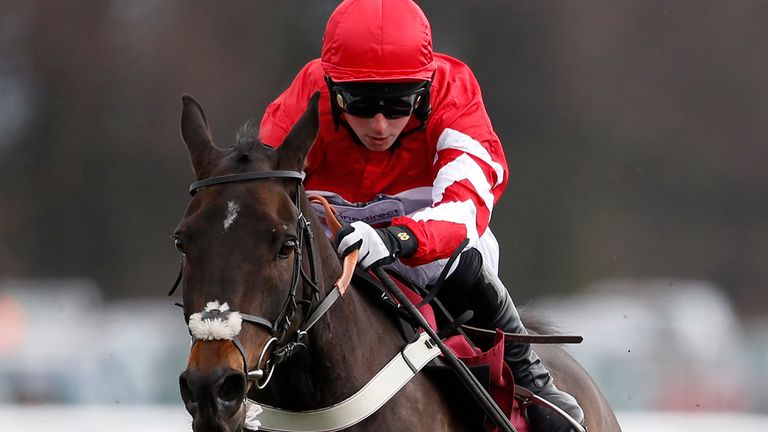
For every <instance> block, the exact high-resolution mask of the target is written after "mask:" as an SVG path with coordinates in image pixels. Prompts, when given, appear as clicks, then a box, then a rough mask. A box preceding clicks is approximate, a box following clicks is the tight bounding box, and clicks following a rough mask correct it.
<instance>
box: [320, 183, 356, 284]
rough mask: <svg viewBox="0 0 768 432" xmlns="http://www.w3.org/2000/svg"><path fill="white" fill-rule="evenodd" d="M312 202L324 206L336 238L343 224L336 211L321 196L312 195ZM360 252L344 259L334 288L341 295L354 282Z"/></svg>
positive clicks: (326, 221) (326, 219)
mask: <svg viewBox="0 0 768 432" xmlns="http://www.w3.org/2000/svg"><path fill="white" fill-rule="evenodd" d="M307 198H309V201H310V202H313V203H317V204H320V205H322V206H323V208H324V209H325V223H326V224H327V225H328V228H330V229H331V233H333V236H334V237H336V233H337V232H338V231H339V230H340V229H341V222H339V220H338V218H336V209H334V208H333V207H331V205H330V204H328V200H327V199H325V198H324V197H322V196H320V195H310V196H308V197H307ZM358 253H359V251H352V252H351V253H350V254H348V255H347V256H345V257H344V261H343V262H342V264H341V276H340V277H339V280H337V281H336V283H335V284H334V286H335V287H336V288H338V289H339V293H340V294H341V295H344V292H345V291H346V290H347V287H349V283H350V282H351V281H352V274H353V273H354V272H355V266H357V254H358Z"/></svg>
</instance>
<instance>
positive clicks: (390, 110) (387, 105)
mask: <svg viewBox="0 0 768 432" xmlns="http://www.w3.org/2000/svg"><path fill="white" fill-rule="evenodd" d="M425 92H426V88H425V87H423V86H422V87H420V88H417V89H415V90H412V91H411V92H410V93H408V94H405V95H397V96H394V95H393V96H381V95H378V96H377V95H359V94H355V93H354V90H350V89H348V88H345V87H342V86H338V85H337V86H334V87H333V88H332V94H333V97H334V98H335V100H334V102H335V103H336V106H338V107H339V108H340V109H341V110H342V111H344V112H346V113H347V114H349V115H351V116H355V117H362V118H371V117H373V116H375V115H376V114H378V113H381V114H383V115H384V117H386V118H388V119H396V118H402V117H408V116H410V115H411V114H413V111H414V110H415V109H416V107H418V106H419V102H420V101H421V97H422V96H423V95H424V93H425Z"/></svg>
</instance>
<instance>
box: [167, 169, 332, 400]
mask: <svg viewBox="0 0 768 432" xmlns="http://www.w3.org/2000/svg"><path fill="white" fill-rule="evenodd" d="M263 179H295V180H298V181H297V182H296V183H297V186H296V196H295V198H294V199H293V205H294V206H296V208H297V209H298V210H299V217H298V220H297V222H296V224H297V229H296V233H297V235H296V236H297V239H296V241H295V245H294V264H293V273H292V276H291V283H290V289H289V291H288V296H287V298H286V299H285V301H284V302H283V305H282V307H281V309H280V313H279V314H278V316H277V318H276V319H275V320H274V321H270V320H269V319H267V318H264V317H261V316H258V315H252V314H248V313H243V312H238V313H239V314H240V316H241V317H242V320H243V321H245V322H248V323H251V324H253V325H257V326H261V327H264V328H266V329H267V330H268V331H269V332H270V335H271V337H270V338H269V339H268V340H267V342H266V344H265V345H264V347H263V348H262V350H261V354H260V356H259V360H258V363H257V367H258V366H259V365H261V364H262V361H263V360H264V358H265V356H267V354H269V357H268V358H269V360H268V361H267V363H266V365H265V366H264V369H263V370H262V369H256V370H249V368H248V362H247V357H246V354H245V348H244V347H243V344H242V343H241V342H240V340H239V338H238V337H237V336H234V337H232V338H231V340H232V342H233V343H234V345H235V346H236V347H237V349H238V351H240V355H241V356H242V357H243V369H244V370H243V372H244V373H245V376H246V377H247V378H248V379H249V380H251V381H255V382H256V385H257V386H258V388H260V389H263V388H264V387H266V385H267V384H268V383H269V380H270V379H271V377H272V374H273V372H274V368H275V366H276V365H278V364H280V363H282V362H284V361H286V360H288V359H289V358H291V357H292V356H293V355H294V354H296V353H297V352H301V351H303V350H305V349H306V348H307V345H306V343H305V342H306V338H307V331H308V330H309V329H310V328H311V327H312V326H313V325H314V324H315V322H317V320H318V319H320V317H322V316H323V315H324V314H325V312H327V311H328V309H330V307H331V305H333V303H334V302H335V301H336V300H337V299H338V298H339V296H340V294H339V291H338V290H337V289H335V290H333V291H331V292H330V293H329V294H328V295H327V296H326V297H325V299H323V301H322V302H320V303H318V304H317V306H315V307H314V308H313V307H312V305H313V304H316V302H317V301H318V300H319V297H320V288H319V287H318V280H317V270H316V263H315V257H314V237H313V234H312V230H311V229H310V227H309V226H310V224H309V222H308V221H307V219H306V218H305V217H304V213H303V212H302V209H301V197H302V196H303V194H302V190H303V186H302V182H303V180H304V173H303V172H298V171H289V170H276V171H256V172H246V173H240V174H230V175H223V176H217V177H210V178H207V179H204V180H199V181H196V182H194V183H192V184H191V185H190V186H189V194H190V195H191V196H195V194H196V193H197V192H198V191H199V190H200V189H203V188H206V187H209V186H213V185H218V184H224V183H234V182H240V181H248V180H263ZM305 240H306V254H307V259H308V260H309V275H307V274H306V272H305V271H304V267H303V266H302V260H303V255H304V252H303V251H304V246H305ZM183 272H184V256H183V255H182V257H181V268H180V269H179V275H178V277H177V278H176V282H175V283H174V285H173V287H172V288H171V290H170V291H169V292H168V295H169V296H171V295H173V293H174V292H175V291H176V288H178V286H179V284H180V282H181V279H182V275H183ZM300 281H303V283H304V284H307V285H308V286H309V287H310V288H311V289H312V294H311V298H310V299H302V300H299V301H297V300H296V291H297V289H298V286H299V282H300ZM299 304H301V305H302V306H303V307H304V308H305V312H306V313H305V314H304V317H305V319H304V321H303V322H302V323H301V325H300V326H299V328H298V330H297V331H296V333H295V336H292V335H288V331H289V328H290V326H291V322H292V320H293V317H294V315H295V313H296V309H297V306H298V305H299ZM177 305H179V306H182V307H183V305H181V304H178V303H177ZM210 312H211V314H210V316H211V317H218V316H221V315H222V314H228V313H229V312H222V311H219V310H213V311H210ZM184 318H185V320H186V321H187V323H189V316H187V315H186V314H185V317H184ZM196 342H197V339H195V340H193V345H194V343H196Z"/></svg>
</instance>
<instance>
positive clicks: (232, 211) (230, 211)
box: [224, 201, 240, 232]
mask: <svg viewBox="0 0 768 432" xmlns="http://www.w3.org/2000/svg"><path fill="white" fill-rule="evenodd" d="M238 212H240V205H239V204H237V203H236V202H234V201H229V202H227V217H226V218H225V219H224V232H226V231H227V230H228V229H229V227H230V226H232V223H234V222H235V219H237V214H238Z"/></svg>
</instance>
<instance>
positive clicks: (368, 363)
mask: <svg viewBox="0 0 768 432" xmlns="http://www.w3.org/2000/svg"><path fill="white" fill-rule="evenodd" d="M402 344H403V342H402V339H401V337H400V335H399V333H398V331H397V330H396V329H395V327H394V326H393V325H392V323H391V321H390V319H389V318H388V317H387V316H385V314H384V313H383V312H382V311H381V310H378V309H376V308H375V307H374V305H372V304H371V303H370V302H368V301H366V300H365V298H363V296H362V295H360V294H359V293H358V292H356V291H355V288H354V287H353V286H350V288H349V290H348V292H347V294H345V295H344V297H342V298H341V299H339V300H338V301H337V302H336V304H335V305H334V306H333V307H332V308H331V309H330V311H328V313H327V314H326V315H325V316H324V317H323V318H321V319H320V321H318V322H317V324H315V326H314V327H313V329H312V330H311V331H310V333H309V350H308V352H307V354H306V355H302V356H300V357H298V358H296V359H295V361H292V362H290V363H289V364H286V365H285V367H283V370H282V371H280V372H282V373H280V374H279V375H278V374H276V376H275V378H276V379H277V380H278V382H275V383H273V384H272V385H276V387H275V388H274V389H275V391H274V396H275V398H276V400H275V401H273V402H274V403H276V404H278V405H279V406H284V407H286V408H290V409H301V410H306V409H313V408H318V407H322V406H327V405H330V404H333V403H337V402H340V401H342V400H344V399H345V398H347V397H349V396H351V395H352V394H354V393H355V392H357V391H358V390H360V389H361V388H362V387H363V386H364V385H365V384H366V383H367V382H368V381H369V380H370V379H371V378H372V377H373V376H374V375H375V374H376V372H378V371H379V370H380V369H381V368H382V367H383V366H384V365H385V364H386V363H387V362H388V361H389V360H391V358H392V356H394V355H395V353H396V352H397V351H398V350H399V349H400V348H401V347H402Z"/></svg>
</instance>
